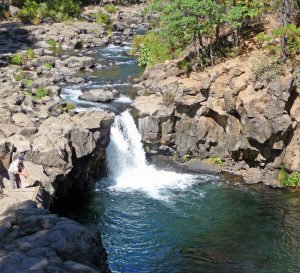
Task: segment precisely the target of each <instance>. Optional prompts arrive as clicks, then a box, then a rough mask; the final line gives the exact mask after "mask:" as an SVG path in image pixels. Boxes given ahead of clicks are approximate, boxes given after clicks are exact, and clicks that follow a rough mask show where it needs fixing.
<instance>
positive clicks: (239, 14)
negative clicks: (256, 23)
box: [221, 0, 262, 28]
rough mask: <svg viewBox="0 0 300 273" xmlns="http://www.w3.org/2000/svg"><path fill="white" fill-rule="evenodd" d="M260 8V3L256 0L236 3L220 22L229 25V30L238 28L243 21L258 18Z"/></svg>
mask: <svg viewBox="0 0 300 273" xmlns="http://www.w3.org/2000/svg"><path fill="white" fill-rule="evenodd" d="M261 6H262V4H261V3H260V1H256V0H254V1H253V0H247V1H236V4H235V5H233V6H231V7H230V8H229V9H228V11H227V14H226V15H225V16H224V17H223V18H222V19H221V21H222V22H227V23H229V24H230V27H231V28H238V27H240V26H241V25H242V23H243V21H244V20H245V19H247V18H253V17H255V16H258V15H259V13H260V8H261Z"/></svg>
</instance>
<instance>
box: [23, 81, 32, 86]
mask: <svg viewBox="0 0 300 273" xmlns="http://www.w3.org/2000/svg"><path fill="white" fill-rule="evenodd" d="M24 84H25V85H30V84H32V81H31V80H24Z"/></svg>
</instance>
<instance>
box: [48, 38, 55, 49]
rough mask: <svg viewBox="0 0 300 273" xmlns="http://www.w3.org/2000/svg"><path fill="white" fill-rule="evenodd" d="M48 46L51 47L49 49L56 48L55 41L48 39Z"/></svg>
mask: <svg viewBox="0 0 300 273" xmlns="http://www.w3.org/2000/svg"><path fill="white" fill-rule="evenodd" d="M48 45H49V46H51V47H56V42H55V40H53V39H50V40H49V41H48Z"/></svg>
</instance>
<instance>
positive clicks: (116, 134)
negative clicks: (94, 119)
mask: <svg viewBox="0 0 300 273" xmlns="http://www.w3.org/2000/svg"><path fill="white" fill-rule="evenodd" d="M106 160H107V167H108V172H109V177H108V178H109V180H112V181H113V182H114V185H113V186H111V187H110V190H112V191H123V192H124V191H125V192H132V191H143V192H145V193H146V194H148V195H149V196H150V197H152V198H155V199H159V200H164V201H169V198H170V197H171V193H172V191H176V190H184V189H187V188H188V187H191V186H192V185H193V184H195V183H199V176H196V175H190V174H178V173H175V172H168V171H159V170H156V169H155V168H154V167H153V166H150V165H148V164H147V162H146V157H145V152H144V149H143V144H142V142H141V136H140V134H139V132H138V130H137V128H136V126H135V123H134V120H133V118H132V116H131V114H130V113H129V111H128V110H126V111H125V112H123V113H122V115H121V116H117V117H116V119H115V123H114V125H113V126H112V128H111V141H110V144H109V146H108V148H107V159H106Z"/></svg>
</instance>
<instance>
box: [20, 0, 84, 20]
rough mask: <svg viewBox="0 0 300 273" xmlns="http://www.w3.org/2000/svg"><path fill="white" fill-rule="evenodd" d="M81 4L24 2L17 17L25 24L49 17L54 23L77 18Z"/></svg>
mask: <svg viewBox="0 0 300 273" xmlns="http://www.w3.org/2000/svg"><path fill="white" fill-rule="evenodd" d="M80 6H81V2H79V1H76V0H75V1H73V0H46V1H44V2H41V3H39V4H38V3H37V2H35V1H33V0H26V1H25V2H24V6H23V7H22V9H21V10H20V14H19V17H20V18H21V20H22V21H23V22H25V23H39V22H40V19H42V18H45V17H51V18H52V19H53V20H54V21H56V22H61V21H64V20H67V19H68V18H72V17H78V16H79V15H80V13H81V7H80Z"/></svg>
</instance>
